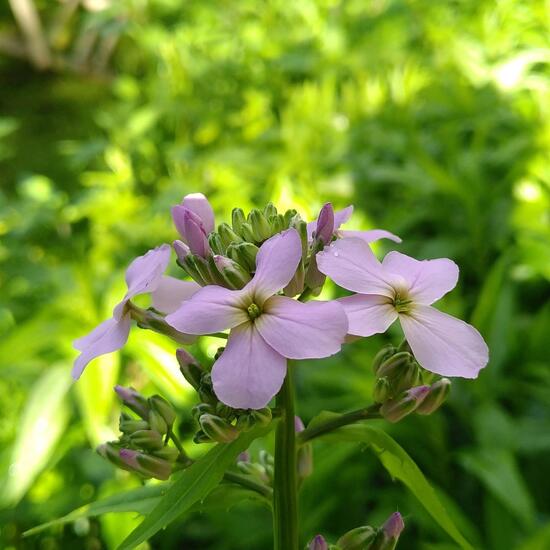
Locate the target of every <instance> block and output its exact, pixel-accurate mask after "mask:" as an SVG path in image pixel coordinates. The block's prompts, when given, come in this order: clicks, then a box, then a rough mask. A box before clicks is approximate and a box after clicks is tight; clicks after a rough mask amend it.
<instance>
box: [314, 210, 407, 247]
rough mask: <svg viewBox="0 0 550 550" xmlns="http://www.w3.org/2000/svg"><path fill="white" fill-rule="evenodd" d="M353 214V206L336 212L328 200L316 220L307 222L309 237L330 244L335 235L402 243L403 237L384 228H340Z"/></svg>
mask: <svg viewBox="0 0 550 550" xmlns="http://www.w3.org/2000/svg"><path fill="white" fill-rule="evenodd" d="M352 214H353V206H348V207H346V208H344V209H343V210H338V211H337V212H334V209H333V207H332V204H331V203H330V202H327V203H326V204H325V205H324V206H323V208H321V211H320V212H319V216H318V218H317V220H316V221H314V222H310V223H308V224H307V237H308V240H309V241H310V242H311V241H313V239H314V238H317V239H319V240H320V241H321V242H323V243H325V244H328V243H329V242H330V240H331V239H332V237H333V236H336V237H340V238H346V237H357V238H360V239H363V240H364V241H366V242H367V243H372V242H374V241H378V240H379V239H391V240H392V241H395V242H396V243H400V242H401V239H400V238H399V237H398V236H397V235H394V234H393V233H390V232H389V231H385V230H384V229H372V230H370V231H345V230H342V229H340V226H341V225H343V224H345V223H346V222H347V221H348V220H349V219H350V218H351V215H352Z"/></svg>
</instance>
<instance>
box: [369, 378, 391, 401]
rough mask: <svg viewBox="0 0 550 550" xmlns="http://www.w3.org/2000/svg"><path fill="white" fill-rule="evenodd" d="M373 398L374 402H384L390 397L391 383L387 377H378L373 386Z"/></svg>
mask: <svg viewBox="0 0 550 550" xmlns="http://www.w3.org/2000/svg"><path fill="white" fill-rule="evenodd" d="M372 395H373V398H374V401H375V403H384V401H387V400H388V399H389V398H390V397H391V385H390V383H389V381H388V379H387V378H378V379H377V380H376V384H375V386H374V391H373V394H372Z"/></svg>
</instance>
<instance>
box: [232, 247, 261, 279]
mask: <svg viewBox="0 0 550 550" xmlns="http://www.w3.org/2000/svg"><path fill="white" fill-rule="evenodd" d="M258 250H259V248H258V247H257V246H256V245H254V244H252V243H251V242H247V243H236V244H232V245H230V246H228V247H227V252H226V253H227V256H228V257H229V258H231V259H232V260H233V261H235V262H237V263H238V264H240V265H242V266H243V267H244V268H245V269H246V270H248V271H249V272H252V271H255V270H256V256H257V254H258Z"/></svg>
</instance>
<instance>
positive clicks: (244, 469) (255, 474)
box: [237, 450, 275, 487]
mask: <svg viewBox="0 0 550 550" xmlns="http://www.w3.org/2000/svg"><path fill="white" fill-rule="evenodd" d="M274 464H275V461H274V459H273V455H271V454H269V453H268V452H267V451H264V450H261V451H260V453H259V456H258V461H257V462H253V461H252V460H251V458H250V455H249V453H242V454H241V455H239V457H238V458H237V468H238V469H239V470H240V471H241V473H243V474H244V475H247V476H250V477H252V478H254V479H255V480H256V481H258V482H259V483H263V484H264V485H267V486H268V487H272V486H273V474H274Z"/></svg>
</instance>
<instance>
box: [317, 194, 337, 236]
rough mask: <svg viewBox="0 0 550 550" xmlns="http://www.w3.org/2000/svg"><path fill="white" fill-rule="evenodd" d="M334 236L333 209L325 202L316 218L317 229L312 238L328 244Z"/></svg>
mask: <svg viewBox="0 0 550 550" xmlns="http://www.w3.org/2000/svg"><path fill="white" fill-rule="evenodd" d="M333 234H334V208H333V207H332V204H331V203H330V202H327V203H326V204H325V205H324V206H323V208H321V211H320V212H319V216H318V218H317V227H316V229H315V235H314V238H315V239H317V240H318V241H320V242H322V243H323V244H328V243H329V242H330V241H331V240H332V235H333Z"/></svg>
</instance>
